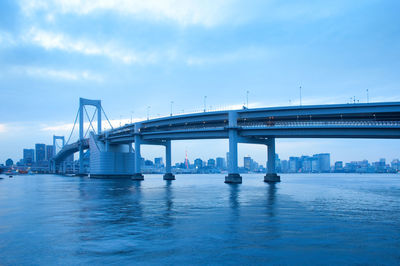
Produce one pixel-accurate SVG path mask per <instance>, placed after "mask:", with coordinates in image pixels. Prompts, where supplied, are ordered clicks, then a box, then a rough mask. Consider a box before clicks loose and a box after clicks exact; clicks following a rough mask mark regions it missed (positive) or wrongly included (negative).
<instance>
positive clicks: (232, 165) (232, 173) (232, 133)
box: [225, 111, 242, 184]
mask: <svg viewBox="0 0 400 266" xmlns="http://www.w3.org/2000/svg"><path fill="white" fill-rule="evenodd" d="M237 146H238V133H237V112H235V111H230V112H229V162H228V163H229V166H228V175H227V176H226V177H225V183H237V184H240V183H242V177H241V176H240V175H239V171H238V155H237Z"/></svg>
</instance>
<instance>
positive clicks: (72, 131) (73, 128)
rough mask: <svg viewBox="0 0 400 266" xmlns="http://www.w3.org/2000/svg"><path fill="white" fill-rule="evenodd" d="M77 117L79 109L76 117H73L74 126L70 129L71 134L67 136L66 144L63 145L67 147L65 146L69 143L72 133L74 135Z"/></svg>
mask: <svg viewBox="0 0 400 266" xmlns="http://www.w3.org/2000/svg"><path fill="white" fill-rule="evenodd" d="M78 116H79V109H78V111H77V112H76V117H75V122H74V126H73V127H72V130H71V134H69V137H68V140H67V142H66V143H65V145H67V144H68V143H69V141H70V140H71V137H72V133H74V130H75V125H76V122H77V121H78Z"/></svg>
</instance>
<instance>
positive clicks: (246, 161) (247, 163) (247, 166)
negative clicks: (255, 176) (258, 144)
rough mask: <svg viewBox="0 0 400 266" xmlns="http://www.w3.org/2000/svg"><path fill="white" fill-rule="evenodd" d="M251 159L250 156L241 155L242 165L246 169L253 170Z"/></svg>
mask: <svg viewBox="0 0 400 266" xmlns="http://www.w3.org/2000/svg"><path fill="white" fill-rule="evenodd" d="M252 165H253V159H251V157H250V156H247V157H243V166H244V168H245V169H246V170H247V171H252V170H253V167H252Z"/></svg>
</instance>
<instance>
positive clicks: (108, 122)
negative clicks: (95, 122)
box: [101, 106, 114, 129]
mask: <svg viewBox="0 0 400 266" xmlns="http://www.w3.org/2000/svg"><path fill="white" fill-rule="evenodd" d="M101 110H102V111H103V114H104V116H105V117H106V119H107V122H108V124H109V125H110V127H111V129H114V127H113V126H112V125H111V122H110V120H109V119H108V117H107V114H106V112H105V111H104V109H103V106H101Z"/></svg>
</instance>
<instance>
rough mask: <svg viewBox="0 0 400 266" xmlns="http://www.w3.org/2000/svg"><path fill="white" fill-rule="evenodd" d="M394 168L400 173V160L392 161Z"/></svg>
mask: <svg viewBox="0 0 400 266" xmlns="http://www.w3.org/2000/svg"><path fill="white" fill-rule="evenodd" d="M392 168H393V169H394V170H396V171H400V160H399V159H395V160H393V161H392Z"/></svg>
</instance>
